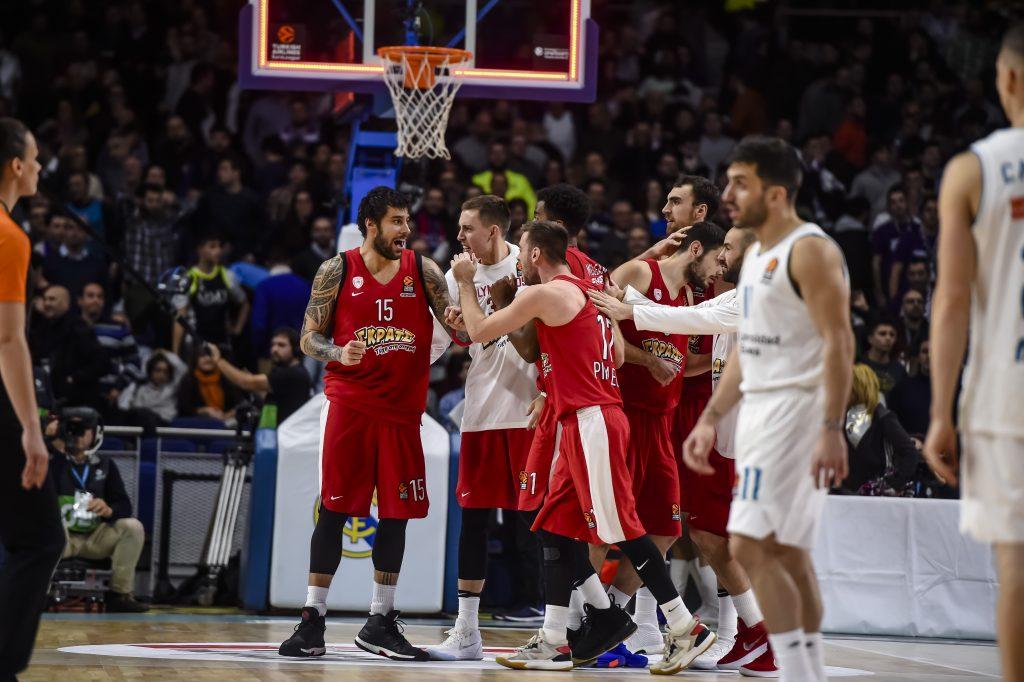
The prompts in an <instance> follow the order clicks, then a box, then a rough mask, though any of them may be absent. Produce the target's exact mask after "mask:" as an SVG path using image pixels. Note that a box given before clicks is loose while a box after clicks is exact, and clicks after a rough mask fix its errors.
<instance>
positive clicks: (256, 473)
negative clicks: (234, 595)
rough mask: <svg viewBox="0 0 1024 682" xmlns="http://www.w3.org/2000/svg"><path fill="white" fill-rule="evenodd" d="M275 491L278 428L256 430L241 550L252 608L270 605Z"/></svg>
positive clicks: (246, 597)
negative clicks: (246, 530)
mask: <svg viewBox="0 0 1024 682" xmlns="http://www.w3.org/2000/svg"><path fill="white" fill-rule="evenodd" d="M276 491H277V431H275V430H274V429H267V428H262V429H257V430H256V451H255V454H254V455H253V468H252V485H251V486H250V488H249V495H250V502H249V528H248V542H246V544H245V547H244V548H243V550H242V565H241V582H242V585H241V589H242V603H243V606H244V607H245V608H247V609H251V610H253V611H262V610H264V609H266V608H267V598H268V594H269V588H270V556H271V550H272V549H273V536H274V496H275V495H276Z"/></svg>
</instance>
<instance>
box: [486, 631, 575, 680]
mask: <svg viewBox="0 0 1024 682" xmlns="http://www.w3.org/2000/svg"><path fill="white" fill-rule="evenodd" d="M494 660H495V662H496V663H498V665H503V666H505V667H506V668H513V669H515V670H572V667H573V665H572V654H571V653H570V651H569V645H568V644H563V645H562V646H555V645H554V644H551V643H550V642H548V641H547V639H545V638H544V628H541V629H539V630H537V634H535V635H534V636H533V637H531V638H530V641H529V642H527V643H526V644H525V645H524V646H521V647H519V648H518V649H516V650H515V652H514V653H512V654H510V655H508V656H498V657H496V658H495V659H494Z"/></svg>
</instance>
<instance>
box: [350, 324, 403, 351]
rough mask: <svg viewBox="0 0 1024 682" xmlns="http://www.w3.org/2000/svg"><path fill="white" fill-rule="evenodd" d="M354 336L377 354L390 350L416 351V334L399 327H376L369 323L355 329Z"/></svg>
mask: <svg viewBox="0 0 1024 682" xmlns="http://www.w3.org/2000/svg"><path fill="white" fill-rule="evenodd" d="M356 338H357V339H359V340H360V341H362V342H363V343H365V344H366V349H367V350H371V351H373V352H374V353H376V354H377V355H385V354H387V353H390V352H391V351H398V350H401V351H405V352H407V353H415V352H416V335H415V334H413V333H412V332H411V331H409V330H408V329H401V328H399V327H378V326H376V325H371V326H368V327H362V328H360V329H357V330H356Z"/></svg>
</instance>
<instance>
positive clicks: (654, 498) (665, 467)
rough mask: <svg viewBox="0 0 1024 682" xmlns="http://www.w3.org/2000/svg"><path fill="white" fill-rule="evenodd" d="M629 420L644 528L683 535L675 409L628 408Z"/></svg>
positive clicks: (635, 492)
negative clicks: (659, 412)
mask: <svg viewBox="0 0 1024 682" xmlns="http://www.w3.org/2000/svg"><path fill="white" fill-rule="evenodd" d="M625 412H626V419H627V420H628V421H629V451H628V457H629V467H630V471H632V473H633V498H634V499H635V500H636V513H637V516H638V517H639V518H640V523H641V524H643V527H644V530H646V531H647V532H648V533H650V534H652V535H665V536H668V537H679V535H680V534H681V533H682V524H681V523H680V519H681V516H680V507H679V466H678V464H676V455H675V449H674V448H673V447H672V423H673V421H674V419H675V416H674V415H673V413H672V412H664V413H662V414H655V413H653V412H648V411H647V410H638V409H629V408H628V407H627V408H626V410H625Z"/></svg>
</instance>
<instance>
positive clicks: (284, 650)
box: [277, 606, 327, 658]
mask: <svg viewBox="0 0 1024 682" xmlns="http://www.w3.org/2000/svg"><path fill="white" fill-rule="evenodd" d="M325 630H327V619H326V618H325V617H323V616H321V615H320V612H319V611H317V610H316V609H315V608H313V607H312V606H307V607H306V608H304V609H302V620H301V621H299V624H298V625H296V626H295V634H294V635H292V636H291V637H289V638H288V639H286V640H284V642H283V643H282V644H281V646H280V648H278V650H277V653H278V655H279V656H295V657H299V658H307V657H309V656H323V655H324V654H326V653H327V645H326V644H324V631H325Z"/></svg>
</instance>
